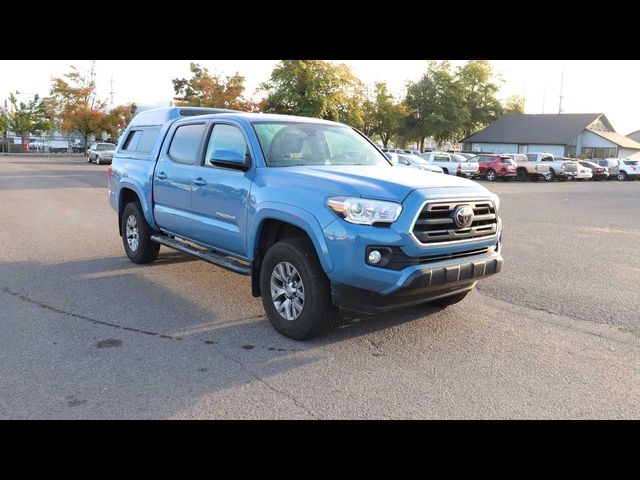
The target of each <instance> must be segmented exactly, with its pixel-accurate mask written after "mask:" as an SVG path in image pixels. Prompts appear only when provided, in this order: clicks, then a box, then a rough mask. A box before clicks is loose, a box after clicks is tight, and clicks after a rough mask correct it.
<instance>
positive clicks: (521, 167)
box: [505, 153, 545, 182]
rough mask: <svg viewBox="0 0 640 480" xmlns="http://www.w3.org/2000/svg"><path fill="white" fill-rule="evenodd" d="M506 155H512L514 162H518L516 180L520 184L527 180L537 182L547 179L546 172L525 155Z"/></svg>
mask: <svg viewBox="0 0 640 480" xmlns="http://www.w3.org/2000/svg"><path fill="white" fill-rule="evenodd" d="M505 155H510V156H511V157H512V158H513V160H514V162H516V178H517V179H518V180H519V181H520V182H525V181H527V180H531V181H532V182H537V181H538V180H540V179H543V178H545V174H544V170H543V169H542V168H540V165H539V164H538V163H536V162H532V161H531V160H529V157H527V156H526V155H525V154H524V153H508V154H505Z"/></svg>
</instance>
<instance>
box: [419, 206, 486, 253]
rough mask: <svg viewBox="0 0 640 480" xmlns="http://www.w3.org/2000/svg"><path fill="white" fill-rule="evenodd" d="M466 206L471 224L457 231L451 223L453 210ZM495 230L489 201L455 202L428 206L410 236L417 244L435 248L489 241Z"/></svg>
mask: <svg viewBox="0 0 640 480" xmlns="http://www.w3.org/2000/svg"><path fill="white" fill-rule="evenodd" d="M461 205H469V206H470V207H471V208H472V209H473V222H472V223H471V225H469V226H468V227H465V228H460V227H459V226H458V225H457V224H456V222H455V220H454V219H453V215H454V212H455V211H456V208H458V207H459V206H461ZM497 230H498V220H497V217H496V209H495V206H494V205H493V202H492V201H491V200H455V201H447V202H433V203H427V204H426V205H425V206H424V208H423V209H422V211H421V212H420V215H419V216H418V218H417V219H416V223H415V224H414V226H413V235H414V236H415V237H416V238H417V239H418V241H419V242H420V243H425V244H436V243H445V242H457V241H461V240H478V239H482V238H486V237H491V236H493V235H495V234H496V232H497Z"/></svg>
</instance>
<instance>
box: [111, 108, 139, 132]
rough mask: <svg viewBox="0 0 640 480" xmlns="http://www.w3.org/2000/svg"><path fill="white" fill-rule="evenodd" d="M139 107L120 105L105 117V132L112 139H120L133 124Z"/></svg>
mask: <svg viewBox="0 0 640 480" xmlns="http://www.w3.org/2000/svg"><path fill="white" fill-rule="evenodd" d="M137 109H138V106H137V105H136V104H135V103H132V104H130V105H118V106H117V107H114V108H112V109H111V111H110V112H109V113H108V114H107V115H106V116H105V117H104V120H103V122H102V126H103V130H104V131H105V132H106V133H108V134H109V135H110V136H112V137H115V138H117V137H119V136H120V135H122V133H123V132H124V131H125V129H126V128H127V125H129V122H131V119H132V118H133V117H134V115H135V114H136V110H137Z"/></svg>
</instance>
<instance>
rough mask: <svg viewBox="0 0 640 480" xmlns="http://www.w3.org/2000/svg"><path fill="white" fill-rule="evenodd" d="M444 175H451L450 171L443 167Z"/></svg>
mask: <svg viewBox="0 0 640 480" xmlns="http://www.w3.org/2000/svg"><path fill="white" fill-rule="evenodd" d="M442 173H444V174H445V175H449V170H448V169H447V168H444V167H442Z"/></svg>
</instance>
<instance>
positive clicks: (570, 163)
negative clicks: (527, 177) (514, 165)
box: [526, 152, 578, 182]
mask: <svg viewBox="0 0 640 480" xmlns="http://www.w3.org/2000/svg"><path fill="white" fill-rule="evenodd" d="M526 155H527V158H528V159H529V161H531V162H533V163H535V164H536V165H537V171H538V172H540V173H542V174H545V172H548V173H549V178H550V179H551V180H559V181H561V182H564V181H566V180H567V179H569V178H571V177H573V176H575V175H576V174H577V173H578V162H577V161H575V160H573V159H571V158H558V159H556V158H555V157H554V156H553V154H551V153H533V152H532V153H527V154H526Z"/></svg>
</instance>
